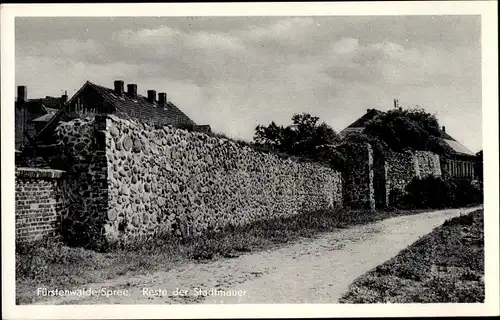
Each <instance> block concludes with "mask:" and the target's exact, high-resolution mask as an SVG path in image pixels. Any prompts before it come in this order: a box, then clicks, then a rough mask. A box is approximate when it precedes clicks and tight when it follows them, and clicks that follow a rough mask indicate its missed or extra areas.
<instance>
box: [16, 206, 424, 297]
mask: <svg viewBox="0 0 500 320" xmlns="http://www.w3.org/2000/svg"><path fill="white" fill-rule="evenodd" d="M419 212H422V210H415V211H396V210H395V211H382V212H373V211H367V210H360V211H346V210H337V211H317V212H312V213H311V212H310V213H303V214H298V215H295V216H292V217H287V218H276V219H271V220H266V221H258V222H256V223H253V224H249V225H246V226H241V227H232V228H231V227H228V228H226V229H225V230H223V232H219V233H206V234H204V235H203V236H202V237H192V238H189V239H185V240H183V241H180V240H178V239H176V238H164V239H159V240H155V241H148V242H144V243H138V244H136V245H135V246H134V247H127V248H121V249H118V250H113V251H112V252H109V253H99V252H94V251H91V250H86V249H82V248H72V247H68V246H65V245H63V244H61V243H59V242H55V241H50V242H47V243H37V244H32V245H29V246H19V247H17V248H16V291H17V293H16V295H17V303H20V304H24V303H31V302H33V301H34V298H35V297H34V291H35V290H36V288H38V287H46V288H71V287H76V286H78V285H86V284H89V283H92V282H101V281H104V280H106V279H112V278H115V277H117V276H122V275H127V276H130V275H134V274H148V273H152V272H155V271H159V270H169V269H171V268H172V267H173V266H174V265H177V264H179V263H183V262H187V261H193V260H197V261H206V260H212V259H218V258H231V257H236V256H238V255H240V254H242V253H245V252H253V251H260V250H267V249H271V248H273V247H276V246H282V245H284V244H286V243H288V242H291V241H294V240H297V239H299V238H304V237H306V238H307V237H313V236H315V235H317V234H319V233H321V232H329V231H334V230H335V229H337V228H346V227H349V226H352V225H357V224H365V223H369V222H374V221H378V220H382V219H385V218H389V217H394V216H400V215H410V214H416V213H419Z"/></svg>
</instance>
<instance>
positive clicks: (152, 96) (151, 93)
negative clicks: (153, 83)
mask: <svg viewBox="0 0 500 320" xmlns="http://www.w3.org/2000/svg"><path fill="white" fill-rule="evenodd" d="M155 100H156V90H148V102H149V103H154V102H155Z"/></svg>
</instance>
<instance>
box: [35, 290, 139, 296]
mask: <svg viewBox="0 0 500 320" xmlns="http://www.w3.org/2000/svg"><path fill="white" fill-rule="evenodd" d="M36 294H37V296H44V297H47V296H48V297H66V296H84V297H90V296H99V297H111V296H130V292H129V291H128V290H127V289H123V290H117V289H108V288H101V289H92V288H81V289H74V290H67V289H65V290H61V289H50V290H49V289H47V288H37V289H36Z"/></svg>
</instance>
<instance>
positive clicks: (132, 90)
mask: <svg viewBox="0 0 500 320" xmlns="http://www.w3.org/2000/svg"><path fill="white" fill-rule="evenodd" d="M127 94H128V95H129V97H132V98H137V85H136V84H127Z"/></svg>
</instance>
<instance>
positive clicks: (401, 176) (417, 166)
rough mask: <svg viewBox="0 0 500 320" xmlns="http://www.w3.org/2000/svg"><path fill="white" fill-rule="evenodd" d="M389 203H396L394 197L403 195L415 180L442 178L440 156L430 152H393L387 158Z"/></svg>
mask: <svg viewBox="0 0 500 320" xmlns="http://www.w3.org/2000/svg"><path fill="white" fill-rule="evenodd" d="M385 171H386V178H387V180H386V183H387V187H386V188H387V195H388V197H387V202H388V205H390V202H391V201H395V199H392V197H393V196H394V197H395V196H396V195H398V194H402V193H404V192H405V191H404V190H405V188H406V186H407V185H408V184H409V183H410V182H411V181H412V180H413V178H415V177H417V178H425V177H426V176H429V175H433V176H441V165H440V161H439V155H437V154H435V153H432V152H429V151H406V152H401V153H396V152H392V153H390V154H389V155H388V156H387V157H386V164H385Z"/></svg>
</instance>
